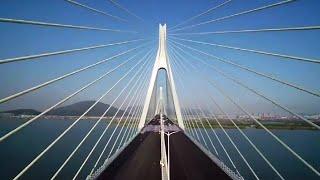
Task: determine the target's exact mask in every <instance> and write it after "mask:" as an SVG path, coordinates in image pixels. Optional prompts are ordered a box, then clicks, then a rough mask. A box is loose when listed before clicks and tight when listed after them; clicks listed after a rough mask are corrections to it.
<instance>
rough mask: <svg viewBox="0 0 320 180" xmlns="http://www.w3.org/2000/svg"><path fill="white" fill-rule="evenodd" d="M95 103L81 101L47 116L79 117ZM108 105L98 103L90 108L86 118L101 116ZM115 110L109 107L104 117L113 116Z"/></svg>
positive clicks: (55, 110) (54, 110) (57, 109)
mask: <svg viewBox="0 0 320 180" xmlns="http://www.w3.org/2000/svg"><path fill="white" fill-rule="evenodd" d="M94 103H95V101H81V102H78V103H74V104H71V105H68V106H64V107H60V108H56V109H53V110H51V111H50V112H49V113H48V115H58V116H80V115H82V114H83V113H84V112H85V111H86V110H87V109H88V108H89V107H90V106H91V105H92V104H94ZM109 106H110V105H109V104H104V103H101V102H98V103H97V104H96V105H95V106H94V108H92V109H91V110H90V111H89V112H88V113H87V114H86V116H101V115H102V114H103V113H104V112H105V111H106V110H107V109H108V108H109ZM117 110H118V109H117V108H115V107H111V108H110V109H109V111H108V112H107V114H106V115H105V116H113V115H114V114H115V113H116V112H117ZM122 113H123V111H122V110H120V111H119V113H118V114H119V115H122Z"/></svg>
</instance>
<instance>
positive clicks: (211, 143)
mask: <svg viewBox="0 0 320 180" xmlns="http://www.w3.org/2000/svg"><path fill="white" fill-rule="evenodd" d="M171 52H172V55H174V52H175V51H171ZM175 57H177V56H176V55H175ZM175 59H176V61H178V59H177V58H175ZM182 64H183V63H182ZM190 97H192V96H190ZM195 113H196V115H197V117H198V119H199V121H200V124H201V125H202V127H203V129H204V131H205V134H206V135H207V138H208V139H209V142H210V145H211V146H212V148H213V149H214V151H215V153H216V154H218V152H217V149H216V147H215V146H214V144H213V142H212V140H211V138H210V136H209V134H208V132H207V129H206V128H205V126H204V124H203V122H202V120H201V118H200V116H199V114H198V112H197V111H195ZM201 113H203V112H201ZM205 144H206V142H205ZM206 147H207V148H208V145H206ZM208 149H209V148H208Z"/></svg>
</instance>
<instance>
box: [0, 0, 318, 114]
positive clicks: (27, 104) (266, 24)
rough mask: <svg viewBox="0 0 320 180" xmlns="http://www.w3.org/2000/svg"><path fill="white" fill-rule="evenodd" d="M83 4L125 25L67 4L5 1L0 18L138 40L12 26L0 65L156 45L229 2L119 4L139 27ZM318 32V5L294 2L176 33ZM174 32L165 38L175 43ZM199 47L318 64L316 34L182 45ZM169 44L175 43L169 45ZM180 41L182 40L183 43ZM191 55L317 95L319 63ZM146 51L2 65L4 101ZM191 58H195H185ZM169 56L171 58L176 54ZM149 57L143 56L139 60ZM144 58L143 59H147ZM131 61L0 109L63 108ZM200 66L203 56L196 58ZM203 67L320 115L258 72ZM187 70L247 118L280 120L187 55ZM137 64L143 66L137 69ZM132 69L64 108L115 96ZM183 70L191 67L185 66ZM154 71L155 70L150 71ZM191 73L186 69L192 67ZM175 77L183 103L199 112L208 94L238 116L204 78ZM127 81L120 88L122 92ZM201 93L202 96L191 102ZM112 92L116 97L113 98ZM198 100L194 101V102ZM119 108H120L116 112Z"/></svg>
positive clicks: (248, 5)
mask: <svg viewBox="0 0 320 180" xmlns="http://www.w3.org/2000/svg"><path fill="white" fill-rule="evenodd" d="M279 1H281V0H232V2H230V3H228V4H226V5H225V6H223V7H221V8H219V9H216V10H214V11H212V12H211V13H209V14H207V15H204V16H201V17H199V18H197V19H196V20H194V21H191V22H189V23H188V24H185V25H182V26H181V27H184V26H186V25H192V24H195V23H199V22H203V21H206V20H210V19H216V18H219V17H223V16H226V15H231V14H234V13H237V12H241V11H244V10H249V9H253V8H256V7H260V6H263V5H267V4H271V3H275V2H279ZM77 2H80V3H83V4H86V5H88V6H90V7H94V8H96V9H99V10H102V11H106V12H108V13H110V14H114V15H117V16H119V17H122V18H124V19H126V20H127V21H128V23H124V22H119V21H117V20H113V19H111V18H109V17H106V16H103V15H101V14H97V13H94V12H91V11H88V10H87V9H84V8H81V7H78V6H75V5H72V4H70V3H68V2H66V1H63V0H28V1H18V0H3V1H1V6H0V17H2V18H13V19H26V20H34V21H44V22H53V23H61V24H73V25H85V26H93V27H101V28H114V29H122V30H134V31H137V32H138V33H137V34H127V33H115V32H102V31H90V30H76V29H65V28H53V27H49V28H44V27H39V26H32V25H21V24H9V23H1V22H0V32H1V33H0V40H1V41H0V58H1V59H4V58H10V57H18V56H24V55H31V54H39V53H43V52H49V51H58V50H64V49H72V48H79V47H85V46H90V45H98V44H106V43H111V42H119V41H125V40H131V39H136V38H147V39H148V40H157V38H158V37H157V35H158V24H159V23H167V25H168V27H169V28H170V27H172V26H174V25H176V24H178V23H180V22H182V21H184V20H186V19H187V18H189V17H192V16H194V15H197V14H199V13H201V12H203V11H205V10H207V9H209V8H210V7H214V6H216V5H219V4H221V3H223V2H224V0H211V1H209V0H117V2H119V3H120V4H121V5H123V6H125V7H126V8H128V9H129V10H130V11H131V12H133V13H134V14H136V15H137V16H139V17H140V18H142V19H143V20H138V19H137V18H135V17H133V16H131V15H129V14H127V13H126V12H124V11H122V10H121V9H119V8H117V7H115V6H114V5H113V4H112V3H110V2H109V1H107V0H94V1H93V0H78V1H77ZM312 25H320V1H318V0H297V1H296V2H293V3H289V4H286V5H283V6H279V7H275V8H271V9H267V10H263V11H260V12H255V13H250V14H247V15H243V16H239V17H234V18H230V19H226V20H224V21H220V22H215V23H211V24H207V25H203V26H199V27H196V28H192V29H188V30H184V31H179V32H175V33H182V32H205V31H218V30H241V29H261V28H277V27H296V26H312ZM170 33H171V32H169V34H170ZM179 37H180V38H188V39H192V40H198V41H206V42H211V43H218V44H225V45H230V46H237V47H243V48H249V49H258V50H263V51H269V52H276V53H281V54H289V55H295V56H301V57H308V58H314V59H318V60H319V59H320V46H319V40H320V31H319V30H313V31H304V32H267V33H247V34H224V35H206V36H200V35H194V36H187V35H184V36H179ZM170 38H171V37H170V36H169V39H170ZM179 42H182V41H179ZM184 43H185V44H186V45H188V46H192V47H194V48H198V49H201V50H203V51H205V52H208V53H211V54H214V55H216V56H219V57H222V58H225V59H228V60H230V61H233V62H236V63H238V64H241V65H244V66H247V67H250V68H252V69H255V70H257V71H259V72H263V73H266V74H269V75H273V76H275V77H278V78H280V79H282V80H285V81H288V82H291V83H294V84H297V85H299V86H302V87H304V88H306V89H310V90H313V91H315V92H318V93H319V92H320V64H313V63H307V62H299V61H291V60H284V59H281V58H276V57H270V56H264V55H257V54H252V53H245V52H240V51H235V50H227V49H222V48H216V47H210V46H205V45H197V44H194V43H186V42H184ZM139 44H142V42H137V43H132V44H130V45H123V46H115V47H113V48H101V49H96V50H89V51H83V52H77V53H72V54H67V55H58V56H51V57H44V58H38V59H34V60H30V61H23V62H15V63H9V64H2V65H0V98H4V97H6V96H9V95H11V94H13V93H16V92H19V91H21V90H24V89H27V88H30V87H32V86H35V85H37V84H40V83H42V82H45V81H47V80H50V79H52V78H55V77H58V76H60V75H63V74H65V73H67V72H71V71H73V70H75V69H78V68H80V67H83V66H86V65H89V64H92V63H94V62H97V61H99V60H101V59H103V58H107V57H110V56H112V55H115V54H117V53H120V52H122V51H125V50H127V49H129V48H133V47H136V46H137V45H139ZM156 46H157V43H156V42H152V44H151V45H149V46H148V47H147V48H145V49H144V50H143V51H144V52H147V51H148V50H149V49H150V48H155V47H156ZM189 51H190V50H189ZM170 52H171V51H170ZM142 54H144V53H142ZM142 54H140V55H139V56H140V57H142ZM128 57H129V55H128V56H123V57H122V58H119V59H117V60H115V61H112V62H110V63H106V64H103V65H99V66H98V67H96V68H93V69H91V70H88V71H85V72H83V73H80V74H79V76H72V77H70V78H67V79H65V80H62V81H59V82H58V83H55V84H53V85H50V86H48V87H45V88H42V89H40V90H37V91H35V92H33V93H30V94H28V95H25V96H23V97H19V98H17V99H15V100H12V101H10V102H7V103H4V104H2V105H0V110H7V109H15V108H35V109H38V110H43V109H45V108H48V107H50V105H53V104H54V103H55V102H57V101H58V100H59V99H61V98H63V97H65V96H67V95H69V94H70V93H72V92H74V91H75V90H76V89H77V88H79V87H81V86H83V85H85V84H86V83H88V82H90V81H91V80H93V79H95V78H96V77H98V76H99V75H101V74H102V73H103V72H105V71H106V70H108V69H111V68H112V67H115V66H116V65H118V64H119V63H121V62H123V61H124V60H126V59H127V58H128ZM199 57H200V56H199ZM201 58H202V59H204V60H205V61H206V62H208V63H210V64H212V65H214V66H216V67H217V68H219V69H221V70H223V71H225V72H226V73H228V74H230V75H233V76H235V77H237V78H238V79H239V80H241V81H243V82H244V83H246V84H247V85H249V86H250V87H252V88H255V89H257V90H259V91H260V92H262V93H264V94H265V95H266V96H268V97H272V99H274V100H276V101H278V102H280V103H281V104H283V105H285V106H287V107H289V108H291V109H292V110H294V111H295V112H298V113H311V114H314V113H319V114H320V98H317V97H315V96H312V95H309V94H307V93H304V92H300V91H298V90H295V89H292V88H289V87H286V86H284V85H281V84H279V83H277V82H273V81H271V80H268V79H266V78H262V77H259V76H257V75H254V74H252V73H249V72H246V71H243V70H240V69H239V68H234V67H232V66H230V65H226V64H223V63H221V62H218V61H215V60H213V59H210V58H208V57H205V56H202V57H201ZM185 61H189V62H192V63H194V64H195V65H196V66H197V68H198V69H199V70H202V71H204V72H205V74H206V76H207V77H209V78H212V79H213V80H216V81H217V83H218V84H220V85H221V86H222V87H223V88H224V89H225V90H226V91H227V92H228V93H229V94H230V95H231V96H232V97H233V98H235V99H236V100H237V101H238V102H241V104H242V105H243V106H244V107H246V108H247V109H249V110H250V112H252V113H257V112H266V113H268V112H270V113H274V114H279V113H281V112H282V111H281V110H279V109H278V108H275V107H274V106H273V105H271V104H270V103H267V102H266V101H264V100H263V99H261V98H258V97H257V96H255V95H254V94H252V93H250V92H248V91H247V90H245V89H243V88H241V87H239V86H237V85H235V84H233V83H232V82H231V81H229V80H227V79H224V78H223V77H221V76H220V75H218V74H217V73H215V72H214V71H213V70H212V69H209V68H208V67H206V66H203V65H202V64H201V63H199V62H196V61H195V60H192V59H189V58H188V57H187V56H184V58H183V59H182V60H181V62H184V63H185V64H186V62H185ZM135 62H137V61H135ZM133 64H134V63H131V64H128V65H127V66H126V67H125V68H123V69H121V70H120V71H117V72H115V73H114V74H113V75H112V77H110V78H107V79H105V80H103V81H101V82H100V83H98V84H97V85H95V86H93V87H92V88H90V89H89V90H88V91H86V92H83V93H81V94H79V95H78V96H77V97H75V98H73V99H71V100H70V101H68V102H67V103H66V104H70V103H73V102H77V101H82V100H94V99H97V98H98V97H99V96H100V95H101V94H102V93H103V92H105V91H106V90H107V89H108V88H110V87H111V86H112V85H113V83H114V82H116V81H117V80H118V79H119V78H120V77H121V76H122V75H123V74H124V73H125V72H126V71H127V70H128V69H129V68H130V67H131V66H132V65H133ZM186 66H187V65H186ZM150 67H151V66H150ZM187 67H188V66H187ZM173 69H174V71H175V73H178V74H180V75H183V78H179V79H177V80H176V81H180V80H183V81H184V83H185V86H186V87H185V88H183V87H182V86H181V85H179V82H176V83H177V86H178V87H177V89H178V92H179V96H180V99H181V101H182V103H183V104H185V105H188V104H191V103H190V102H194V101H199V104H200V105H203V104H204V103H207V101H208V98H206V97H207V95H206V93H205V92H204V88H207V90H208V91H209V92H211V93H212V95H213V96H214V97H215V98H216V100H217V101H218V102H219V104H221V105H222V106H223V107H224V108H225V109H227V110H228V111H229V112H230V113H237V112H238V111H237V110H236V109H235V108H234V107H233V106H232V105H231V104H230V103H228V101H227V100H226V99H223V98H222V96H221V95H220V94H219V93H218V92H217V91H216V90H215V89H214V88H212V87H210V86H207V85H201V83H202V81H201V78H202V77H201V76H200V75H195V74H194V73H192V69H189V71H190V72H189V73H187V74H183V73H184V72H183V71H181V70H179V67H176V66H174V67H173ZM124 84H125V82H124V83H123V84H121V86H119V88H118V90H119V89H121V87H123V86H124ZM194 94H199V96H194ZM115 95H116V93H111V95H110V96H111V97H113V96H115ZM195 98H196V99H195ZM111 99H112V98H106V99H104V100H103V102H106V103H110V101H111ZM118 104H119V103H118Z"/></svg>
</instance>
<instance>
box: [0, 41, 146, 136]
mask: <svg viewBox="0 0 320 180" xmlns="http://www.w3.org/2000/svg"><path fill="white" fill-rule="evenodd" d="M143 46H146V43H145V44H143V45H139V46H137V47H135V48H132V49H129V50H126V51H123V52H121V53H119V54H116V55H114V56H111V57H109V58H107V59H103V60H100V61H98V62H96V63H93V64H91V65H88V66H85V67H82V68H80V69H77V70H75V71H72V72H69V73H66V74H64V75H62V76H59V77H57V78H54V79H51V80H49V81H46V82H44V83H42V84H39V85H36V86H33V87H31V88H28V89H25V90H23V91H20V92H18V93H15V94H12V95H10V96H7V97H5V98H2V99H0V104H2V103H5V102H7V101H10V100H12V99H15V98H17V97H19V96H22V95H24V94H27V93H29V92H32V91H35V90H37V89H40V88H42V87H45V86H47V85H49V84H52V83H54V82H57V81H59V80H62V79H65V78H67V77H69V76H72V75H75V74H77V73H80V72H82V71H85V70H87V69H90V68H93V67H95V66H97V65H99V64H103V63H105V62H109V61H111V60H113V59H115V58H117V57H120V56H122V55H125V54H128V53H129V52H132V51H135V50H137V49H140V48H141V47H143ZM0 142H1V139H0Z"/></svg>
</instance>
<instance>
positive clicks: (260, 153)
mask: <svg viewBox="0 0 320 180" xmlns="http://www.w3.org/2000/svg"><path fill="white" fill-rule="evenodd" d="M178 48H179V47H178ZM180 50H181V51H182V49H180ZM183 52H184V54H187V55H188V56H189V57H191V58H192V59H193V60H199V61H202V60H201V59H200V58H196V57H195V56H193V55H191V54H190V53H188V52H186V51H184V50H183ZM190 64H191V63H190ZM205 91H206V92H207V93H208V94H209V98H210V100H211V101H212V102H213V103H214V104H215V105H216V106H217V107H218V109H219V110H220V111H221V112H222V113H223V114H224V115H225V116H226V117H227V118H228V120H229V121H231V123H232V124H233V125H234V126H235V127H236V128H237V130H238V131H239V132H240V133H241V134H242V135H243V136H244V138H245V139H246V140H247V141H248V142H249V144H250V145H251V146H252V147H253V148H254V149H255V150H256V151H257V153H258V154H259V155H260V156H261V157H262V158H263V159H264V161H265V162H266V163H267V164H268V165H269V166H270V168H271V169H272V170H273V171H274V172H275V173H276V174H277V175H278V176H279V178H280V179H282V180H284V178H283V176H282V175H281V174H280V173H279V171H278V170H277V169H276V168H275V167H274V166H273V165H272V164H271V162H270V161H269V160H268V159H267V158H266V157H265V156H264V154H263V153H262V152H261V151H260V150H259V149H258V148H257V147H256V146H255V144H254V143H253V142H252V141H251V140H250V139H249V138H248V136H247V135H246V134H245V133H244V132H243V131H242V130H241V129H240V128H239V127H238V125H237V124H236V123H235V122H234V121H233V120H232V119H231V118H230V116H229V115H228V114H226V113H225V111H223V109H222V108H221V106H220V105H219V104H218V103H217V102H216V101H215V100H214V98H213V97H212V95H211V94H210V93H209V91H208V89H207V88H205ZM207 108H208V109H210V108H209V107H208V106H207ZM211 114H213V115H214V117H215V119H216V121H218V119H217V118H216V115H215V114H214V113H213V112H212V111H211Z"/></svg>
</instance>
